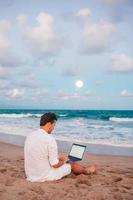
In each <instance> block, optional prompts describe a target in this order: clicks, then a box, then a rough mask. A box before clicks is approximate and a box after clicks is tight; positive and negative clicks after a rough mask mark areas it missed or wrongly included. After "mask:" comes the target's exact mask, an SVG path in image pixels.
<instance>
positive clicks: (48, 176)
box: [24, 112, 96, 182]
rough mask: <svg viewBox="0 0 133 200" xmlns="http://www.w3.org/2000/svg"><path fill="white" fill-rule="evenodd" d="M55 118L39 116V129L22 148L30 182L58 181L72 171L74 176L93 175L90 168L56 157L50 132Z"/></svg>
mask: <svg viewBox="0 0 133 200" xmlns="http://www.w3.org/2000/svg"><path fill="white" fill-rule="evenodd" d="M56 121H57V117H56V115H55V114H54V113H50V112H49V113H45V114H44V115H42V116H41V120H40V129H39V130H37V131H35V132H33V133H32V134H30V135H29V136H28V137H27V139H26V141H25V146H24V157H25V173H26V177H27V180H29V181H31V182H43V181H50V180H58V179H61V178H62V177H64V176H66V175H68V174H70V173H71V171H73V173H75V174H81V173H82V174H91V173H95V171H96V168H95V166H92V167H90V168H85V167H83V166H80V165H78V164H77V163H76V162H75V163H72V164H69V163H67V161H68V157H67V156H61V157H58V150H57V144H56V140H55V138H54V137H53V136H52V134H51V133H52V131H53V129H54V127H55V124H56Z"/></svg>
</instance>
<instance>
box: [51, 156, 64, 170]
mask: <svg viewBox="0 0 133 200" xmlns="http://www.w3.org/2000/svg"><path fill="white" fill-rule="evenodd" d="M67 161H68V157H67V156H61V157H60V158H59V162H58V163H57V164H55V165H52V167H53V168H59V167H61V166H62V165H64V164H65V163H66V162H67Z"/></svg>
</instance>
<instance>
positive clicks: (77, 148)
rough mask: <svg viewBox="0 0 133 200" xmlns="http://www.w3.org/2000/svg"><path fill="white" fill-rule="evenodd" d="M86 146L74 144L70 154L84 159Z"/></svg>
mask: <svg viewBox="0 0 133 200" xmlns="http://www.w3.org/2000/svg"><path fill="white" fill-rule="evenodd" d="M85 148H86V146H82V145H78V144H73V145H72V148H71V151H70V154H69V156H72V157H76V158H79V159H82V157H83V154H84V151H85Z"/></svg>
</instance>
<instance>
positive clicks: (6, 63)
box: [0, 49, 23, 67]
mask: <svg viewBox="0 0 133 200" xmlns="http://www.w3.org/2000/svg"><path fill="white" fill-rule="evenodd" d="M22 63H23V61H22V60H21V59H20V57H19V56H18V55H16V54H15V53H14V52H12V51H11V50H10V49H6V50H0V65H1V66H3V67H18V66H20V65H21V64H22Z"/></svg>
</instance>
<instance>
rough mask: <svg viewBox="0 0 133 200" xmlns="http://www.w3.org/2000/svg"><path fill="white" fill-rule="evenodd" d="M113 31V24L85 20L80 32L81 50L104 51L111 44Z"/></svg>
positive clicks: (114, 28)
mask: <svg viewBox="0 0 133 200" xmlns="http://www.w3.org/2000/svg"><path fill="white" fill-rule="evenodd" d="M115 31H116V27H115V25H114V24H113V23H110V22H107V21H102V20H101V21H99V22H97V23H93V22H85V23H84V25H83V30H82V32H81V42H80V43H81V44H80V49H81V52H83V53H86V54H93V53H101V52H104V51H106V50H107V49H108V48H110V47H111V46H112V41H113V39H114V33H115Z"/></svg>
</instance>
